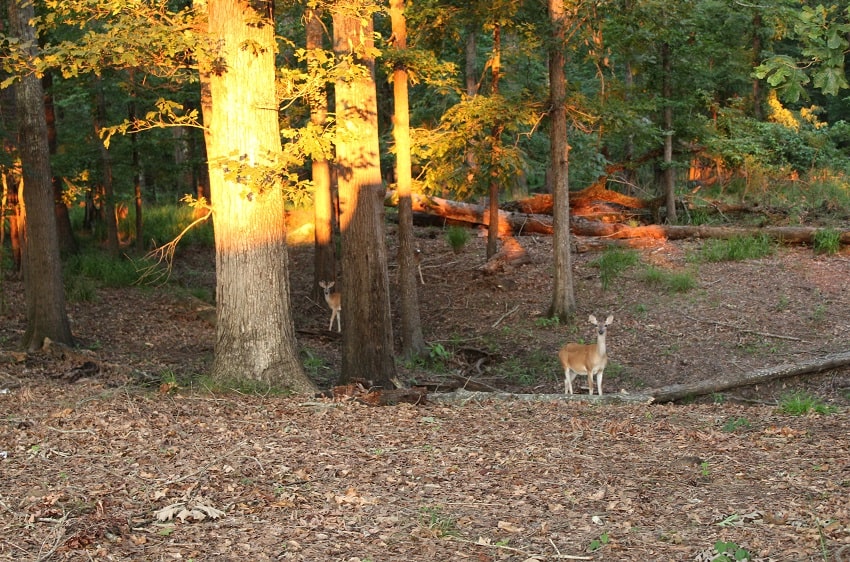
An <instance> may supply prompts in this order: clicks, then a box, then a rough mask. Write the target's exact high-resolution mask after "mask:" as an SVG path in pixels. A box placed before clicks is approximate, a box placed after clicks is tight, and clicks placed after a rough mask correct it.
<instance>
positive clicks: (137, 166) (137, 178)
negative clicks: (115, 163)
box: [127, 77, 145, 253]
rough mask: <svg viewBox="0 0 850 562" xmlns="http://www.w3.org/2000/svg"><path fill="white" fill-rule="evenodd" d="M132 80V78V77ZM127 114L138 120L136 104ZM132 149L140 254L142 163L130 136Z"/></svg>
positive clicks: (129, 106)
mask: <svg viewBox="0 0 850 562" xmlns="http://www.w3.org/2000/svg"><path fill="white" fill-rule="evenodd" d="M131 80H132V77H131ZM127 113H128V117H129V119H130V121H131V122H132V121H133V120H135V119H136V102H135V101H130V102H129V103H128V104H127ZM130 147H131V149H132V168H133V200H134V202H135V206H136V241H135V242H136V251H138V252H139V253H141V252H143V251H144V249H145V233H144V230H143V226H144V221H143V220H142V218H143V217H142V163H141V159H140V157H139V143H138V141H137V140H136V135H130Z"/></svg>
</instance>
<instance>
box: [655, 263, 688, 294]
mask: <svg viewBox="0 0 850 562" xmlns="http://www.w3.org/2000/svg"><path fill="white" fill-rule="evenodd" d="M643 279H644V281H646V283H648V284H649V285H652V286H654V287H659V288H661V289H663V290H664V291H665V292H667V293H686V292H688V291H690V290H691V289H693V288H694V287H696V286H697V281H696V279H695V278H694V275H693V274H692V273H690V272H687V271H664V270H663V269H659V268H657V267H655V266H653V265H650V266H648V267H647V268H646V269H645V270H644V272H643Z"/></svg>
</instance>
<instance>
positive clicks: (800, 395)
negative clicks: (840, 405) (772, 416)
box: [779, 392, 835, 416]
mask: <svg viewBox="0 0 850 562" xmlns="http://www.w3.org/2000/svg"><path fill="white" fill-rule="evenodd" d="M779 409H780V410H781V411H782V412H783V413H785V414H790V415H792V416H804V415H806V414H809V413H813V412H814V413H816V414H831V413H833V412H835V406H828V405H827V404H824V403H823V402H822V401H821V400H820V399H819V398H817V397H815V396H812V395H811V394H809V393H808V392H794V393H792V394H786V395H785V396H783V397H782V399H781V400H780V401H779Z"/></svg>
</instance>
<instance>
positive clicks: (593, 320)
mask: <svg viewBox="0 0 850 562" xmlns="http://www.w3.org/2000/svg"><path fill="white" fill-rule="evenodd" d="M587 319H588V320H589V321H590V323H591V324H596V316H594V315H593V314H591V315H590V316H588V317H587Z"/></svg>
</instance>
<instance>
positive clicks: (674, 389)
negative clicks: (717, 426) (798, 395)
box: [643, 351, 850, 403]
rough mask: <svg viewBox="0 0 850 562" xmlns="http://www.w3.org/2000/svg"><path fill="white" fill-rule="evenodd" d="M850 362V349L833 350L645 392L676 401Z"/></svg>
mask: <svg viewBox="0 0 850 562" xmlns="http://www.w3.org/2000/svg"><path fill="white" fill-rule="evenodd" d="M848 365H850V351H844V352H841V353H832V354H829V355H826V356H824V357H819V358H817V359H812V360H809V361H803V362H801V363H796V364H793V365H789V364H784V365H779V366H778V367H768V368H766V369H759V370H757V371H751V372H749V373H744V374H743V375H738V376H726V377H723V376H720V377H717V378H715V379H711V380H707V381H700V382H696V383H690V384H673V385H669V386H663V387H661V388H656V389H653V390H647V391H645V392H644V393H643V394H646V395H649V396H651V397H652V399H653V401H654V402H656V403H658V402H675V401H676V400H681V399H683V398H693V397H696V396H705V395H706V394H713V393H715V392H721V391H724V390H729V389H730V388H738V387H742V386H752V385H754V384H762V383H765V382H769V381H774V380H778V379H782V378H787V377H794V376H797V375H808V374H812V373H821V372H823V371H828V370H830V369H837V368H839V367H846V366H848Z"/></svg>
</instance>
